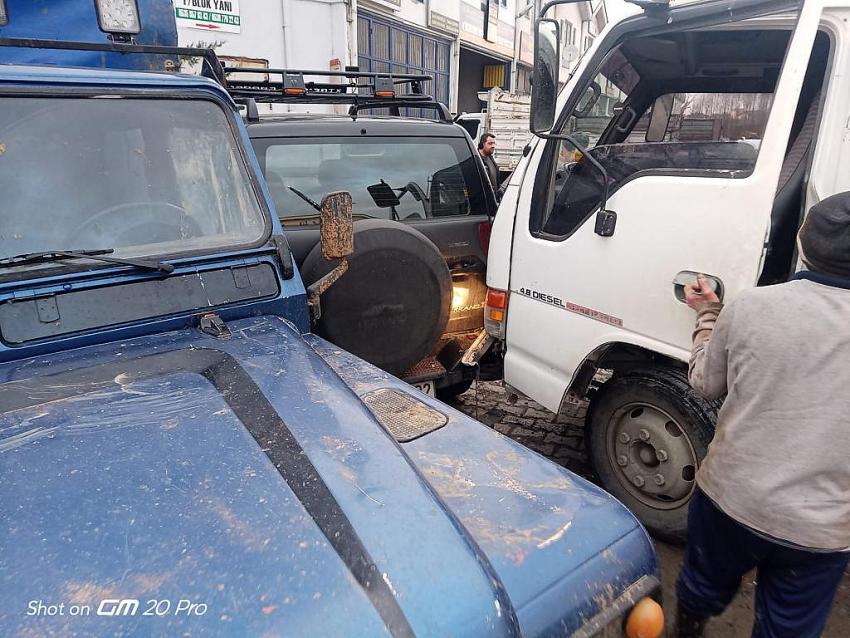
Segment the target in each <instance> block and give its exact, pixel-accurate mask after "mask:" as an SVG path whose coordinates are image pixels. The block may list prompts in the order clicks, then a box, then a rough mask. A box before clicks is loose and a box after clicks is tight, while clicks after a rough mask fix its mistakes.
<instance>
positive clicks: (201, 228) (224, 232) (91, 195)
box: [0, 97, 268, 274]
mask: <svg viewBox="0 0 850 638" xmlns="http://www.w3.org/2000/svg"><path fill="white" fill-rule="evenodd" d="M0 198H2V206H0V258H4V257H10V256H13V255H20V254H23V253H30V252H39V251H53V250H93V249H114V252H113V253H111V254H112V255H113V256H115V257H141V256H165V255H173V254H179V253H186V252H205V251H208V250H215V249H221V248H224V247H238V246H245V245H251V244H256V243H259V242H261V241H262V240H263V239H264V237H265V235H266V233H267V232H268V230H267V222H266V219H265V218H264V216H263V213H262V211H261V209H260V205H259V202H258V200H257V197H256V194H255V193H254V191H253V189H252V187H251V183H250V181H249V177H248V172H247V169H246V166H245V164H244V162H243V160H242V157H241V155H240V153H239V150H238V147H237V144H236V140H235V138H234V136H233V133H232V131H231V128H230V126H229V124H228V121H227V118H226V116H225V113H224V111H223V110H222V109H221V108H220V107H218V106H217V105H216V104H215V103H213V102H210V101H205V100H191V101H190V100H170V99H142V98H126V97H125V98H120V99H107V98H41V97H0ZM75 263H77V262H75ZM54 266H55V264H54ZM43 267H44V265H43V264H42V265H37V264H31V265H26V266H18V267H17V269H20V268H43ZM5 272H8V270H7V271H4V274H5Z"/></svg>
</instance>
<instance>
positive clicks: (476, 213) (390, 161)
mask: <svg viewBox="0 0 850 638" xmlns="http://www.w3.org/2000/svg"><path fill="white" fill-rule="evenodd" d="M316 126H317V123H316V122H313V124H312V126H311V129H312V130H315V128H316ZM435 126H440V127H445V126H447V125H446V124H436V125H435ZM296 127H297V123H293V137H283V136H280V135H276V136H275V137H262V135H263V126H262V123H261V124H259V125H255V126H252V127H251V128H250V129H249V130H250V133H251V137H252V143H253V144H254V148H255V150H256V152H257V156H258V158H259V160H260V164H261V166H262V168H263V172H264V173H265V175H266V181H267V184H268V187H269V190H270V191H271V195H272V199H273V200H274V202H275V207H276V209H277V214H278V216H279V217H280V219H281V221H282V222H283V224H284V226H285V227H286V231H287V237H288V239H289V242H290V244H291V246H292V250H293V254H294V256H295V259H296V262H297V263H299V265H300V263H301V262H302V261H303V260H304V259H305V257H306V256H307V254H308V253H309V252H310V250H312V248H313V247H314V246H315V245H316V244H317V243H318V241H319V231H318V226H317V222H318V219H317V216H316V212H315V211H314V209H313V208H312V207H311V205H310V204H309V203H307V202H306V201H305V200H304V199H303V198H302V197H301V196H299V195H298V194H297V193H295V191H294V190H293V189H296V190H298V191H300V192H301V193H303V194H304V195H306V196H307V197H308V198H309V199H312V200H313V201H320V200H321V198H322V196H323V195H325V194H327V193H329V192H333V191H341V190H344V191H349V192H351V193H352V196H353V199H354V214H355V216H358V215H361V216H363V217H372V218H383V219H392V220H397V221H399V222H400V223H404V224H407V225H409V226H412V227H414V228H416V230H418V231H420V232H421V233H422V234H424V235H425V236H426V237H428V239H430V240H431V241H432V242H433V243H434V244H435V246H436V247H437V249H438V250H439V251H440V253H441V254H442V255H443V257H444V258H445V259H446V262H447V263H448V265H449V269H450V271H451V273H452V281H453V287H454V295H453V299H452V311H451V314H450V317H449V323H448V326H447V328H446V334H458V333H465V332H474V331H476V330H480V329H481V328H482V327H483V307H484V301H485V296H486V284H485V269H486V259H487V256H486V252H487V243H488V240H489V227H490V219H491V218H492V216H493V215H494V214H495V199H494V196H493V192H492V189H491V188H490V186H489V182H488V181H487V179H486V176H485V175H484V174H483V168H482V166H481V162H480V160H479V159H478V156H477V153H476V152H475V149H474V148H473V147H472V146H471V144H470V142H469V140H468V139H467V138H466V136H465V135H462V134H460V131H458V130H457V129H456V127H453V128H452V132H455V131H457V133H458V134H457V135H452V136H447V137H415V136H405V137H399V136H389V135H380V134H371V135H369V136H367V137H353V136H338V135H337V136H333V137H321V136H313V137H297V136H296V135H297V128H296ZM380 127H381V124H378V123H377V122H372V123H370V124H369V127H368V129H369V131H370V133H372V132H374V131H377V130H379V129H380ZM275 129H276V130H277V131H280V127H279V126H278V127H275ZM382 182H383V184H382ZM382 187H383V196H382V193H381V190H382ZM387 187H388V188H390V189H392V190H393V193H394V194H395V198H396V202H392V201H390V200H389V199H388V198H387V197H386V194H387ZM390 197H391V196H390ZM393 203H395V205H394V206H393V205H391V204H393ZM305 283H307V284H309V283H311V282H305Z"/></svg>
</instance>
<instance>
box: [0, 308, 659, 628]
mask: <svg viewBox="0 0 850 638" xmlns="http://www.w3.org/2000/svg"><path fill="white" fill-rule="evenodd" d="M231 328H232V330H233V337H232V338H231V339H229V340H226V341H222V340H215V339H213V338H211V337H208V336H206V335H203V334H201V333H200V332H197V331H194V330H185V331H181V332H175V333H168V334H165V335H158V336H156V337H146V338H140V339H135V340H131V341H127V342H123V343H113V344H108V345H104V346H93V347H89V348H83V349H79V350H73V351H68V352H63V353H59V354H56V355H51V357H50V358H47V359H41V358H34V359H28V360H24V361H18V362H12V363H8V364H4V365H2V366H0V502H2V503H3V505H2V510H3V521H4V525H3V526H2V528H0V600H1V601H2V602H0V635H23V634H27V633H28V632H29V633H32V634H33V635H36V634H37V635H93V634H103V633H110V634H113V633H114V634H119V633H120V634H122V635H124V634H128V635H150V634H157V635H181V634H183V633H184V632H191V633H192V634H193V635H194V634H198V633H205V632H208V633H212V634H216V635H220V634H230V635H238V636H247V635H261V634H262V635H279V634H280V635H349V636H350V635H364V636H365V635H370V636H371V635H382V634H390V635H396V636H403V635H412V634H413V633H415V634H419V635H449V634H451V635H470V636H472V635H494V636H498V635H516V633H517V632H518V630H519V625H522V629H523V633H529V635H533V634H540V633H546V632H547V628H549V629H552V628H553V627H554V626H555V624H553V623H557V622H560V623H561V628H562V629H565V628H566V625H565V624H564V623H569V622H573V621H575V622H580V620H579V619H577V618H574V619H573V620H564V618H563V616H564V614H565V610H570V609H574V610H578V609H579V607H581V609H580V611H576V612H575V613H577V614H580V615H581V616H582V617H586V615H587V614H591V615H592V614H593V613H594V612H595V611H598V609H597V608H598V607H601V606H604V604H605V600H604V596H605V592H608V593H607V595H608V596H609V598H612V597H614V596H615V595H618V594H619V593H620V592H621V591H622V590H623V589H625V588H626V587H628V586H629V585H630V584H631V583H632V582H633V581H634V580H635V579H637V578H639V577H640V576H641V575H642V574H645V573H646V572H647V570H649V571H650V572H651V571H652V570H654V568H655V566H654V559H652V558H651V550H649V556H650V559H649V563H647V547H648V545H647V544H648V541H647V540H646V537H645V534H644V533H643V531H642V530H641V529H640V527H639V526H638V525H637V524H636V523H635V521H634V519H633V518H632V517H631V516H630V515H628V514H627V513H626V512H625V510H623V508H622V507H621V506H620V505H619V504H617V503H616V502H615V501H613V499H611V498H610V497H608V496H607V495H605V494H604V493H602V492H601V491H599V490H596V489H595V488H592V487H590V486H587V485H585V484H584V483H583V482H581V481H580V480H579V479H576V478H575V477H572V475H569V474H568V473H566V472H565V471H563V470H561V469H560V468H557V467H556V466H554V465H552V464H549V463H548V462H546V461H544V460H543V459H540V458H539V457H537V456H536V455H534V454H533V453H531V452H528V451H525V450H523V449H521V448H519V447H518V446H515V445H511V444H508V446H507V447H505V444H506V441H507V440H506V439H503V438H502V437H497V436H496V435H495V434H494V433H492V432H490V431H488V430H487V429H486V428H484V427H483V426H481V425H479V424H476V423H475V422H471V421H468V420H467V421H457V422H455V420H454V417H453V420H452V422H451V423H449V425H447V426H446V427H444V428H442V429H441V430H440V431H438V432H435V433H433V434H431V435H428V436H425V437H423V438H421V439H418V440H417V441H414V442H413V443H414V444H415V445H412V446H411V447H409V448H403V447H402V446H401V445H399V444H398V443H397V442H396V441H395V440H394V439H393V438H392V437H391V436H389V434H388V432H387V431H386V430H385V429H384V428H383V427H382V426H381V424H380V423H379V422H378V421H377V420H376V419H375V417H374V416H373V415H372V413H371V412H369V410H368V409H367V408H366V407H365V406H364V404H363V403H362V402H361V401H360V399H359V398H358V396H357V394H356V392H357V387H355V386H356V384H353V383H352V382H351V381H350V380H349V382H348V384H347V383H346V381H345V380H344V379H343V378H342V377H341V376H340V370H341V369H342V368H343V367H347V369H348V372H351V371H352V370H353V368H352V366H357V365H361V366H365V367H362V368H361V370H360V379H361V380H363V379H367V378H368V375H369V374H372V375H376V374H377V375H378V376H377V377H375V378H378V379H383V380H384V382H385V383H386V382H387V379H386V378H385V377H382V376H380V375H379V374H378V373H377V372H376V371H374V369H372V368H371V367H370V366H366V364H363V363H362V362H360V363H359V364H358V363H357V361H358V360H356V359H354V358H353V357H350V356H349V355H344V354H343V353H338V352H337V351H334V350H333V349H332V347H330V346H328V344H325V343H324V342H321V341H320V340H315V339H313V338H312V337H309V336H308V337H307V338H305V337H304V336H302V335H300V334H298V332H297V331H296V330H295V329H293V328H292V326H291V325H290V324H287V323H286V322H284V321H283V320H280V319H277V318H267V317H266V318H258V319H251V320H242V321H239V322H234V323H233V324H232V325H231ZM329 362H330V363H332V364H334V367H333V368H332V367H331V366H330V365H329ZM334 368H337V370H336V371H335V369H334ZM343 376H344V375H343ZM468 427H473V428H474V429H475V430H476V434H475V437H480V435H482V434H483V435H486V436H487V438H486V439H481V438H478V439H476V438H475V437H473V439H472V440H471V441H472V444H471V447H470V449H469V450H467V449H464V447H463V446H462V445H461V446H460V447H454V448H453V449H451V448H450V447H449V446H453V445H457V442H456V441H453V440H452V438H451V437H456V436H461V435H463V434H464V431H465V430H466V433H467V434H468V433H469V432H470V431H471V430H468V429H467V428H468ZM438 435H439V436H438ZM429 439H430V440H431V441H432V442H433V445H432V446H429ZM486 440H489V441H490V444H491V445H490V446H489V448H488V450H487V454H484V452H485V450H484V446H486V444H485V441H486ZM505 455H507V456H505ZM476 467H477V468H480V469H479V470H475V469H472V468H476ZM488 468H489V469H488ZM493 468H502V469H501V470H495V471H496V472H497V475H498V476H499V477H500V480H501V481H502V485H495V484H491V485H487V481H488V480H489V479H487V476H489V475H490V474H492V472H493V471H494V470H493ZM499 471H503V472H504V473H503V474H498V472H499ZM481 472H483V474H482V473H481ZM476 482H480V484H481V485H482V486H483V489H482V490H481V492H480V493H476V492H477V490H476V489H474V485H477V484H478V483H476ZM499 499H501V501H500V500H499ZM506 525H507V526H508V527H511V528H513V529H514V530H515V533H514V534H513V535H512V536H511V535H508V536H505V535H504V534H503V532H504V528H505V526H506ZM618 545H619V546H620V547H621V549H622V550H623V551H616V552H614V553H613V554H611V551H610V549H609V554H611V555H609V556H603V550H605V549H606V548H616V547H617V546H618ZM603 564H604V566H603V567H599V565H603ZM590 565H597V566H596V567H593V569H592V571H591V572H588V573H589V574H590V575H589V576H588V573H585V572H586V570H587V569H588V566H590ZM605 566H607V567H605ZM606 569H608V572H606V571H605V570H606ZM579 574H584V575H582V576H580V579H581V582H580V583H577V584H576V588H575V589H576V590H580V593H576V594H574V596H575V597H576V600H577V602H576V601H571V600H569V599H566V600H565V599H564V596H567V598H569V593H568V592H565V590H563V583H564V582H566V581H569V580H570V579H571V577H572V579H573V580H574V579H575V577H576V576H578V575H579ZM591 577H592V578H591ZM589 578H590V579H591V580H588V579H589ZM592 579H596V581H599V582H593V580H592ZM597 589H598V590H599V592H600V595H602V597H603V598H601V599H598V600H596V599H594V596H593V595H592V594H593V592H595V591H596V590H597ZM588 591H590V592H591V595H590V596H588ZM553 593H555V594H557V596H556V599H554V600H551V598H552V594H553ZM579 598H580V599H581V600H578V599H579ZM589 600H594V601H595V602H593V603H592V604H591V606H590V607H587V605H586V604H585V602H586V601H589ZM127 601H129V602H127ZM133 601H138V602H137V603H134V602H133ZM163 601H165V602H163ZM579 603H581V604H579ZM136 604H138V607H137V608H136V607H135V605H136ZM575 605H578V607H576V606H575ZM582 605H584V606H582ZM594 606H595V607H594ZM567 615H568V616H574V615H575V614H573V613H572V612H571V613H570V614H567ZM527 629H529V630H531V629H533V631H528V632H527V631H526V630H527Z"/></svg>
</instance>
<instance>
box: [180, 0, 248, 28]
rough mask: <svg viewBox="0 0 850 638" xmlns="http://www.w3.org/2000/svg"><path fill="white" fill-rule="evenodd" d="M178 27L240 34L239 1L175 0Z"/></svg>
mask: <svg viewBox="0 0 850 638" xmlns="http://www.w3.org/2000/svg"><path fill="white" fill-rule="evenodd" d="M173 2H174V14H175V16H176V18H177V26H178V27H189V28H190V29H200V30H202V31H220V32H225V33H239V32H240V31H241V26H242V20H241V16H240V14H239V0H173Z"/></svg>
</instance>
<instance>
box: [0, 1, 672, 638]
mask: <svg viewBox="0 0 850 638" xmlns="http://www.w3.org/2000/svg"><path fill="white" fill-rule="evenodd" d="M125 6H126V8H128V10H132V7H133V4H132V2H131V3H129V4H127V5H125ZM51 10H52V9H51ZM0 44H2V45H3V46H15V47H26V46H36V45H37V46H40V47H41V48H50V49H51V50H52V49H57V50H59V51H67V50H73V49H74V48H75V47H80V46H81V45H80V44H79V43H73V42H52V43H45V42H41V43H39V42H35V41H33V40H12V41H10V40H8V39H6V40H3V41H2V43H0ZM87 46H89V47H90V48H91V49H92V50H93V51H96V52H107V51H114V50H116V49H117V50H120V51H121V52H122V54H123V55H126V56H132V55H138V54H140V53H145V52H149V51H148V49H147V48H145V47H140V46H135V45H132V44H126V45H125V44H117V43H113V42H104V43H100V44H90V45H87ZM159 53H161V52H159ZM172 53H173V54H175V55H177V56H184V55H190V56H191V55H197V52H196V51H195V52H193V51H183V50H175V51H173V52H172ZM204 59H205V61H206V64H205V68H206V69H207V72H208V73H209V74H210V75H212V76H214V77H216V78H217V79H218V80H219V81H223V76H222V74H221V73H219V72H218V71H220V69H219V67H218V64H217V60H216V59H215V57H214V55H213V54H212V52H205V53H204ZM0 191H2V193H3V205H2V207H0V228H2V232H0V503H2V504H3V505H2V517H0V521H2V522H0V635H3V636H20V635H38V636H47V635H102V634H105V633H109V634H121V635H127V636H148V635H186V634H208V635H231V636H240V637H241V636H260V635H289V636H317V635H343V634H344V635H348V636H352V635H353V636H374V635H383V634H389V635H392V636H413V635H422V636H426V635H454V636H482V635H488V636H518V635H520V634H522V635H524V636H543V635H554V634H572V635H591V634H594V633H596V632H598V631H609V630H610V631H615V632H619V631H620V628H621V626H622V623H623V621H624V619H625V618H626V617H629V619H630V621H631V622H632V623H634V622H635V617H634V616H631V615H630V614H631V611H632V609H636V608H637V607H635V605H636V603H637V605H638V607H639V609H640V610H644V609H645V608H647V607H649V608H650V610H651V611H652V613H653V614H654V622H656V623H657V622H658V621H659V618H660V614H661V610H660V608H659V607H658V606H657V604H656V603H655V602H653V601H652V599H651V598H650V597H652V596H657V595H658V588H659V580H658V565H657V562H656V558H655V554H654V551H653V548H652V543H651V541H650V539H649V537H648V536H647V534H646V532H645V531H644V529H643V528H642V527H641V526H640V524H639V523H638V522H637V520H636V519H635V518H634V517H633V516H632V515H631V514H630V513H629V512H628V511H627V510H626V509H625V508H624V507H623V506H622V505H620V504H619V503H618V502H617V501H616V500H615V499H614V498H612V497H611V496H609V495H608V494H606V493H605V492H603V491H602V490H601V489H599V488H597V487H594V486H593V485H590V484H588V483H586V482H585V481H583V480H582V479H580V478H579V477H577V476H575V475H573V474H571V473H570V472H568V471H567V470H565V469H564V468H561V467H559V466H557V465H555V464H553V463H551V462H549V461H548V460H546V459H543V458H541V457H540V456H538V455H537V454H535V453H533V452H531V451H529V450H527V449H525V448H524V447H522V446H520V445H518V444H517V443H515V442H513V441H512V440H510V439H508V438H505V437H502V436H500V435H499V434H497V433H495V432H493V431H492V430H491V429H489V428H487V427H485V426H483V425H482V424H480V423H478V422H476V421H474V420H472V419H470V418H468V417H466V416H464V415H462V414H460V413H458V412H456V411H454V410H452V409H451V408H449V407H447V406H445V405H444V404H442V403H439V402H438V401H436V400H434V399H432V398H430V397H428V396H426V395H424V394H422V393H420V392H418V391H417V390H416V389H414V388H413V387H411V386H409V385H407V384H405V383H403V382H401V381H399V380H398V379H396V378H394V377H392V376H390V375H388V374H386V373H384V372H382V371H381V370H379V369H378V368H376V367H375V366H373V365H370V364H369V363H367V362H365V361H363V360H362V359H360V358H358V357H356V356H354V355H352V354H350V353H347V352H345V351H344V350H342V349H341V348H339V347H338V346H335V345H333V344H331V343H329V342H328V341H326V340H324V339H322V338H321V337H319V336H317V335H315V334H312V333H311V332H310V317H309V312H308V290H307V289H305V287H304V285H303V283H302V280H301V278H300V276H299V275H298V271H297V269H296V268H295V266H294V264H293V260H292V252H291V250H290V248H289V245H288V243H287V236H286V233H285V232H284V229H283V227H282V226H281V224H280V221H279V220H278V219H277V216H276V215H274V214H273V213H272V211H273V210H274V208H273V206H274V204H273V201H272V199H271V197H270V195H269V191H268V189H267V187H266V185H265V182H264V181H263V178H262V174H261V172H260V167H259V165H258V163H257V158H256V156H255V155H254V152H253V150H252V149H251V147H250V145H249V144H248V136H247V131H246V129H245V125H244V123H243V122H242V119H241V117H240V115H239V111H238V109H237V106H236V104H235V103H234V102H233V101H232V100H231V99H230V97H229V95H228V94H227V92H226V91H225V90H224V89H223V88H222V87H221V86H220V84H219V83H218V82H216V81H214V80H212V79H208V78H195V77H188V76H178V75H173V74H164V73H151V72H137V71H126V70H124V71H113V70H105V69H86V68H63V67H61V66H56V65H49V66H47V65H46V66H35V65H13V64H12V65H9V64H4V65H0ZM320 208H321V210H322V213H321V220H322V222H321V225H320V231H319V233H320V235H321V240H320V242H321V246H322V250H323V252H324V254H325V256H326V257H327V258H329V259H332V260H335V262H336V266H335V269H336V268H339V269H341V270H344V268H345V264H346V263H347V262H346V260H347V259H351V258H352V254H351V250H352V241H353V238H354V231H353V229H352V221H351V198H350V195H348V194H346V193H334V194H328V195H327V196H326V197H325V198H324V199H323V201H322V202H321V203H320ZM355 254H356V253H355ZM339 272H340V271H338V270H334V273H335V274H334V275H331V276H329V278H327V279H321V280H320V281H319V282H314V283H316V284H318V286H317V287H313V288H311V289H310V290H309V296H310V297H311V301H314V302H315V299H316V297H317V296H319V297H321V294H322V291H323V290H333V279H334V277H335V276H336V275H337V274H339ZM342 276H343V278H344V277H345V276H346V275H345V274H344V275H342ZM328 285H330V286H331V287H330V288H328ZM313 307H314V308H315V303H314V304H313ZM639 601H640V602H639ZM659 633H660V628H658V631H656V632H655V633H652V634H645V635H650V636H651V638H656V637H657V635H658V634H659Z"/></svg>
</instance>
